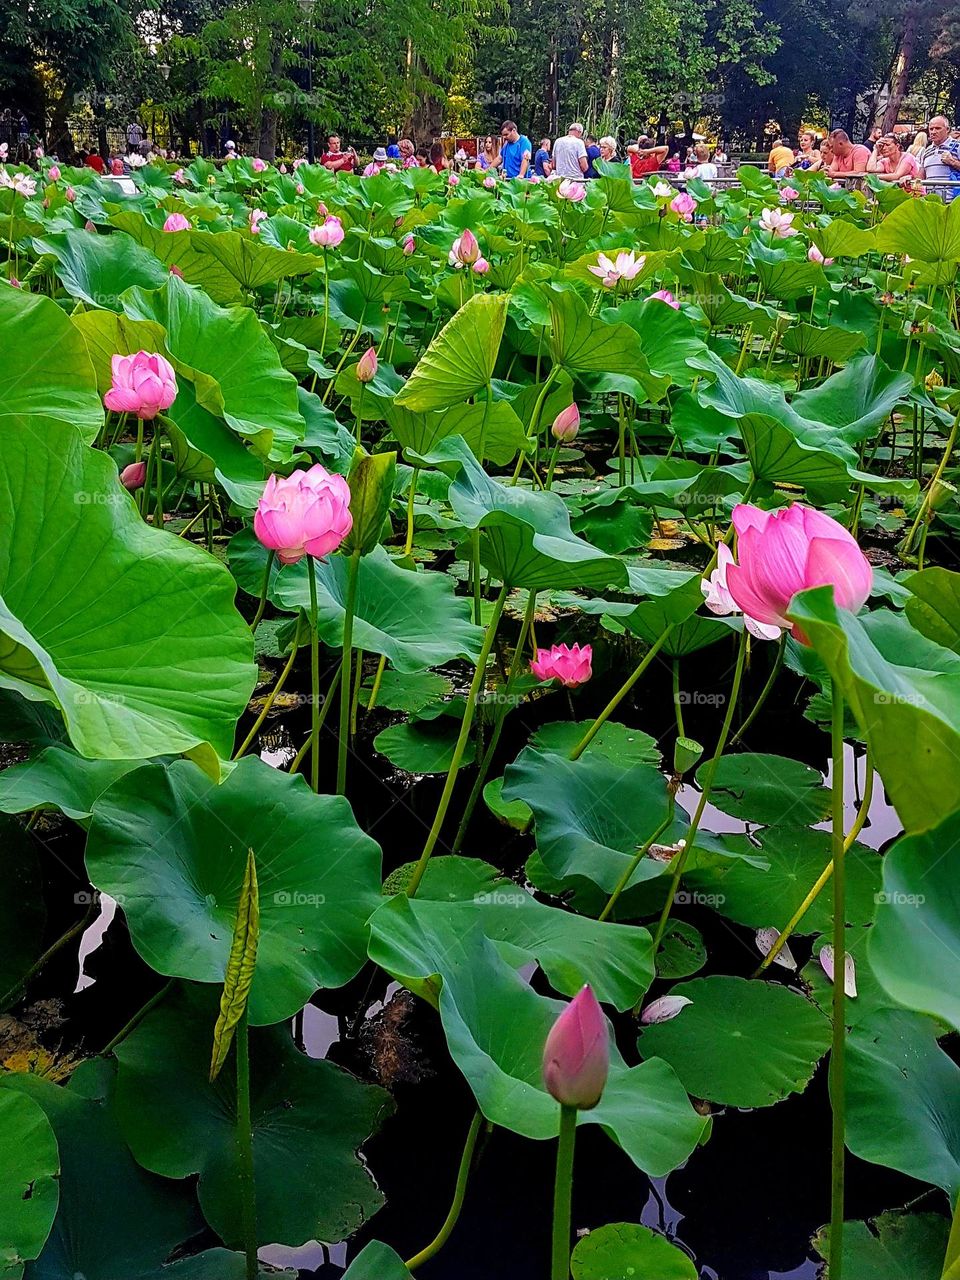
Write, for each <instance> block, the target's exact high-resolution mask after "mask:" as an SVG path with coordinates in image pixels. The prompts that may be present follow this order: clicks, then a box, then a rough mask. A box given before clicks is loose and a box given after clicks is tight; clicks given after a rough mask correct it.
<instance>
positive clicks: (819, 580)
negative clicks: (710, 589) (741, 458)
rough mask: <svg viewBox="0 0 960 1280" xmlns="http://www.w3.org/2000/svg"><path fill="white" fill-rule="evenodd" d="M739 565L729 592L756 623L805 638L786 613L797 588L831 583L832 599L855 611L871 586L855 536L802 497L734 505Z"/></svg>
mask: <svg viewBox="0 0 960 1280" xmlns="http://www.w3.org/2000/svg"><path fill="white" fill-rule="evenodd" d="M733 524H734V528H735V529H736V531H737V535H738V542H737V560H738V563H737V564H729V565H728V566H727V571H726V580H727V585H728V586H729V588H730V595H731V596H732V597H733V599H734V601H735V602H736V604H737V605H738V606H739V607H740V608H741V609H742V610H743V612H744V614H745V615H746V614H749V616H750V617H751V618H754V619H756V621H757V622H761V623H765V624H766V625H768V626H777V627H784V628H786V627H789V628H790V629H791V631H792V634H793V635H794V636H795V637H796V638H797V639H798V640H800V641H802V642H803V643H806V638H805V637H804V635H803V633H802V632H801V631H800V629H799V628H798V627H796V626H794V625H793V623H792V622H791V621H790V619H789V618H788V617H787V612H788V610H789V608H790V603H791V601H792V600H793V597H794V596H795V595H796V594H797V592H798V591H806V590H807V589H808V588H809V587H823V586H832V587H833V598H834V603H835V604H836V605H837V607H838V608H840V609H849V610H850V612H851V613H857V612H858V611H859V610H860V609H861V608H862V607H863V605H864V604H865V602H866V599H867V597H868V596H869V594H870V589H871V587H872V585H873V570H872V569H871V568H870V564H869V562H868V560H867V558H866V556H865V555H864V554H863V552H862V551H861V550H860V548H859V547H858V546H857V542H856V539H855V538H853V537H852V536H851V535H850V533H849V532H848V531H847V530H846V529H844V527H843V525H841V524H838V523H837V521H836V520H833V519H831V517H830V516H828V515H824V513H823V512H822V511H815V510H814V509H813V508H812V507H805V506H803V505H802V504H801V503H799V502H795V503H794V504H793V506H790V507H785V508H781V509H780V510H779V511H761V510H760V508H759V507H754V506H750V505H745V504H743V503H741V504H740V505H739V506H737V507H734V510H733Z"/></svg>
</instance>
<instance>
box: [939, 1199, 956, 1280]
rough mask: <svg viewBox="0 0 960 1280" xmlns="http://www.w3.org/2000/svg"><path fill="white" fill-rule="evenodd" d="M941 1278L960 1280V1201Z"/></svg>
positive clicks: (951, 1226) (954, 1214)
mask: <svg viewBox="0 0 960 1280" xmlns="http://www.w3.org/2000/svg"><path fill="white" fill-rule="evenodd" d="M941 1280H960V1201H958V1202H957V1207H956V1208H955V1209H954V1211H953V1221H952V1222H951V1224H950V1236H949V1238H948V1240H947V1253H946V1257H945V1258H944V1260H943V1275H942V1277H941Z"/></svg>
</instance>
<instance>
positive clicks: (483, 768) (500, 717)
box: [451, 591, 537, 853]
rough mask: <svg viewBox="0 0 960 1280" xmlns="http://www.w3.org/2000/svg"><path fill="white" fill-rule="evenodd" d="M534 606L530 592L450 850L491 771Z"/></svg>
mask: <svg viewBox="0 0 960 1280" xmlns="http://www.w3.org/2000/svg"><path fill="white" fill-rule="evenodd" d="M536 608H537V593H536V592H535V591H531V592H530V595H529V597H528V599H527V607H526V610H525V611H524V615H523V622H522V624H521V626H520V636H519V639H518V640H517V647H516V648H515V649H514V651H513V659H512V661H511V663H510V670H509V672H508V673H507V683H506V687H505V688H504V692H503V701H502V702H501V703H499V704H498V706H497V711H496V714H495V716H494V720H493V729H492V730H491V732H490V741H489V742H488V743H487V749H486V751H485V752H484V753H483V759H482V760H481V762H480V768H479V770H478V771H477V776H476V779H475V780H474V783H473V790H472V791H471V792H470V798H469V799H468V800H467V803H466V807H465V808H464V810H463V817H462V818H461V819H460V826H459V827H458V829H457V834H456V837H455V839H454V841H453V845H452V846H451V852H452V853H459V851H460V847H461V845H462V844H463V841H464V838H465V837H466V834H467V827H468V826H469V825H470V819H471V818H472V817H473V811H474V809H475V808H476V805H477V801H478V800H479V799H480V793H481V792H482V790H483V784H484V782H485V781H486V777H487V774H488V773H489V771H490V765H491V764H492V763H493V757H494V754H495V752H496V750H497V746H498V744H499V742H500V733H501V731H502V729H503V722H504V720H506V718H507V711H508V710H509V707H510V694H511V691H512V689H513V686H514V682H515V681H516V678H517V675H518V673H519V670H520V664H521V662H522V661H523V647H524V645H525V644H526V640H527V635H528V634H529V632H530V628H531V626H532V625H533V615H534V613H535V612H536Z"/></svg>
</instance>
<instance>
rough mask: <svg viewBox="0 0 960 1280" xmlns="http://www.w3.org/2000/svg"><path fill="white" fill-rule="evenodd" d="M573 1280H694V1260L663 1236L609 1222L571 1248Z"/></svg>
mask: <svg viewBox="0 0 960 1280" xmlns="http://www.w3.org/2000/svg"><path fill="white" fill-rule="evenodd" d="M570 1270H571V1274H572V1275H573V1280H610V1277H611V1276H645V1275H649V1276H656V1277H657V1280H697V1276H698V1275H699V1271H698V1270H697V1267H696V1264H695V1263H694V1261H693V1259H692V1258H690V1257H689V1256H688V1255H687V1254H685V1253H684V1252H683V1250H682V1249H681V1248H679V1247H678V1246H677V1245H675V1244H672V1243H671V1242H670V1241H669V1240H668V1239H667V1238H666V1236H661V1235H658V1234H657V1233H656V1232H655V1231H651V1230H650V1228H649V1227H643V1226H640V1225H639V1224H637V1223H634V1222H608V1223H607V1224H606V1225H605V1226H602V1227H598V1228H597V1229H596V1231H591V1232H590V1233H589V1234H588V1235H585V1236H582V1237H581V1238H580V1239H579V1240H578V1241H577V1243H576V1244H575V1245H574V1249H573V1254H572V1256H571V1258H570Z"/></svg>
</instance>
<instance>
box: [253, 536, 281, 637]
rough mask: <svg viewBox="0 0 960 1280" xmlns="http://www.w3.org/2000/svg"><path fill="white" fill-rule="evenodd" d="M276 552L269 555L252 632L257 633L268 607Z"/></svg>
mask: <svg viewBox="0 0 960 1280" xmlns="http://www.w3.org/2000/svg"><path fill="white" fill-rule="evenodd" d="M276 554H277V553H276V552H275V551H270V552H269V553H268V555H267V564H266V568H265V569H264V571H263V582H262V584H261V586H260V601H259V603H258V604H257V612H256V613H255V614H254V615H253V621H252V622H251V623H250V630H251V632H253V633H256V630H257V627H259V625H260V620H261V618H262V617H263V614H264V610H265V609H266V607H267V588H268V587H269V586H270V571H271V569H272V568H273V561H274V558H275V557H276Z"/></svg>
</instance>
